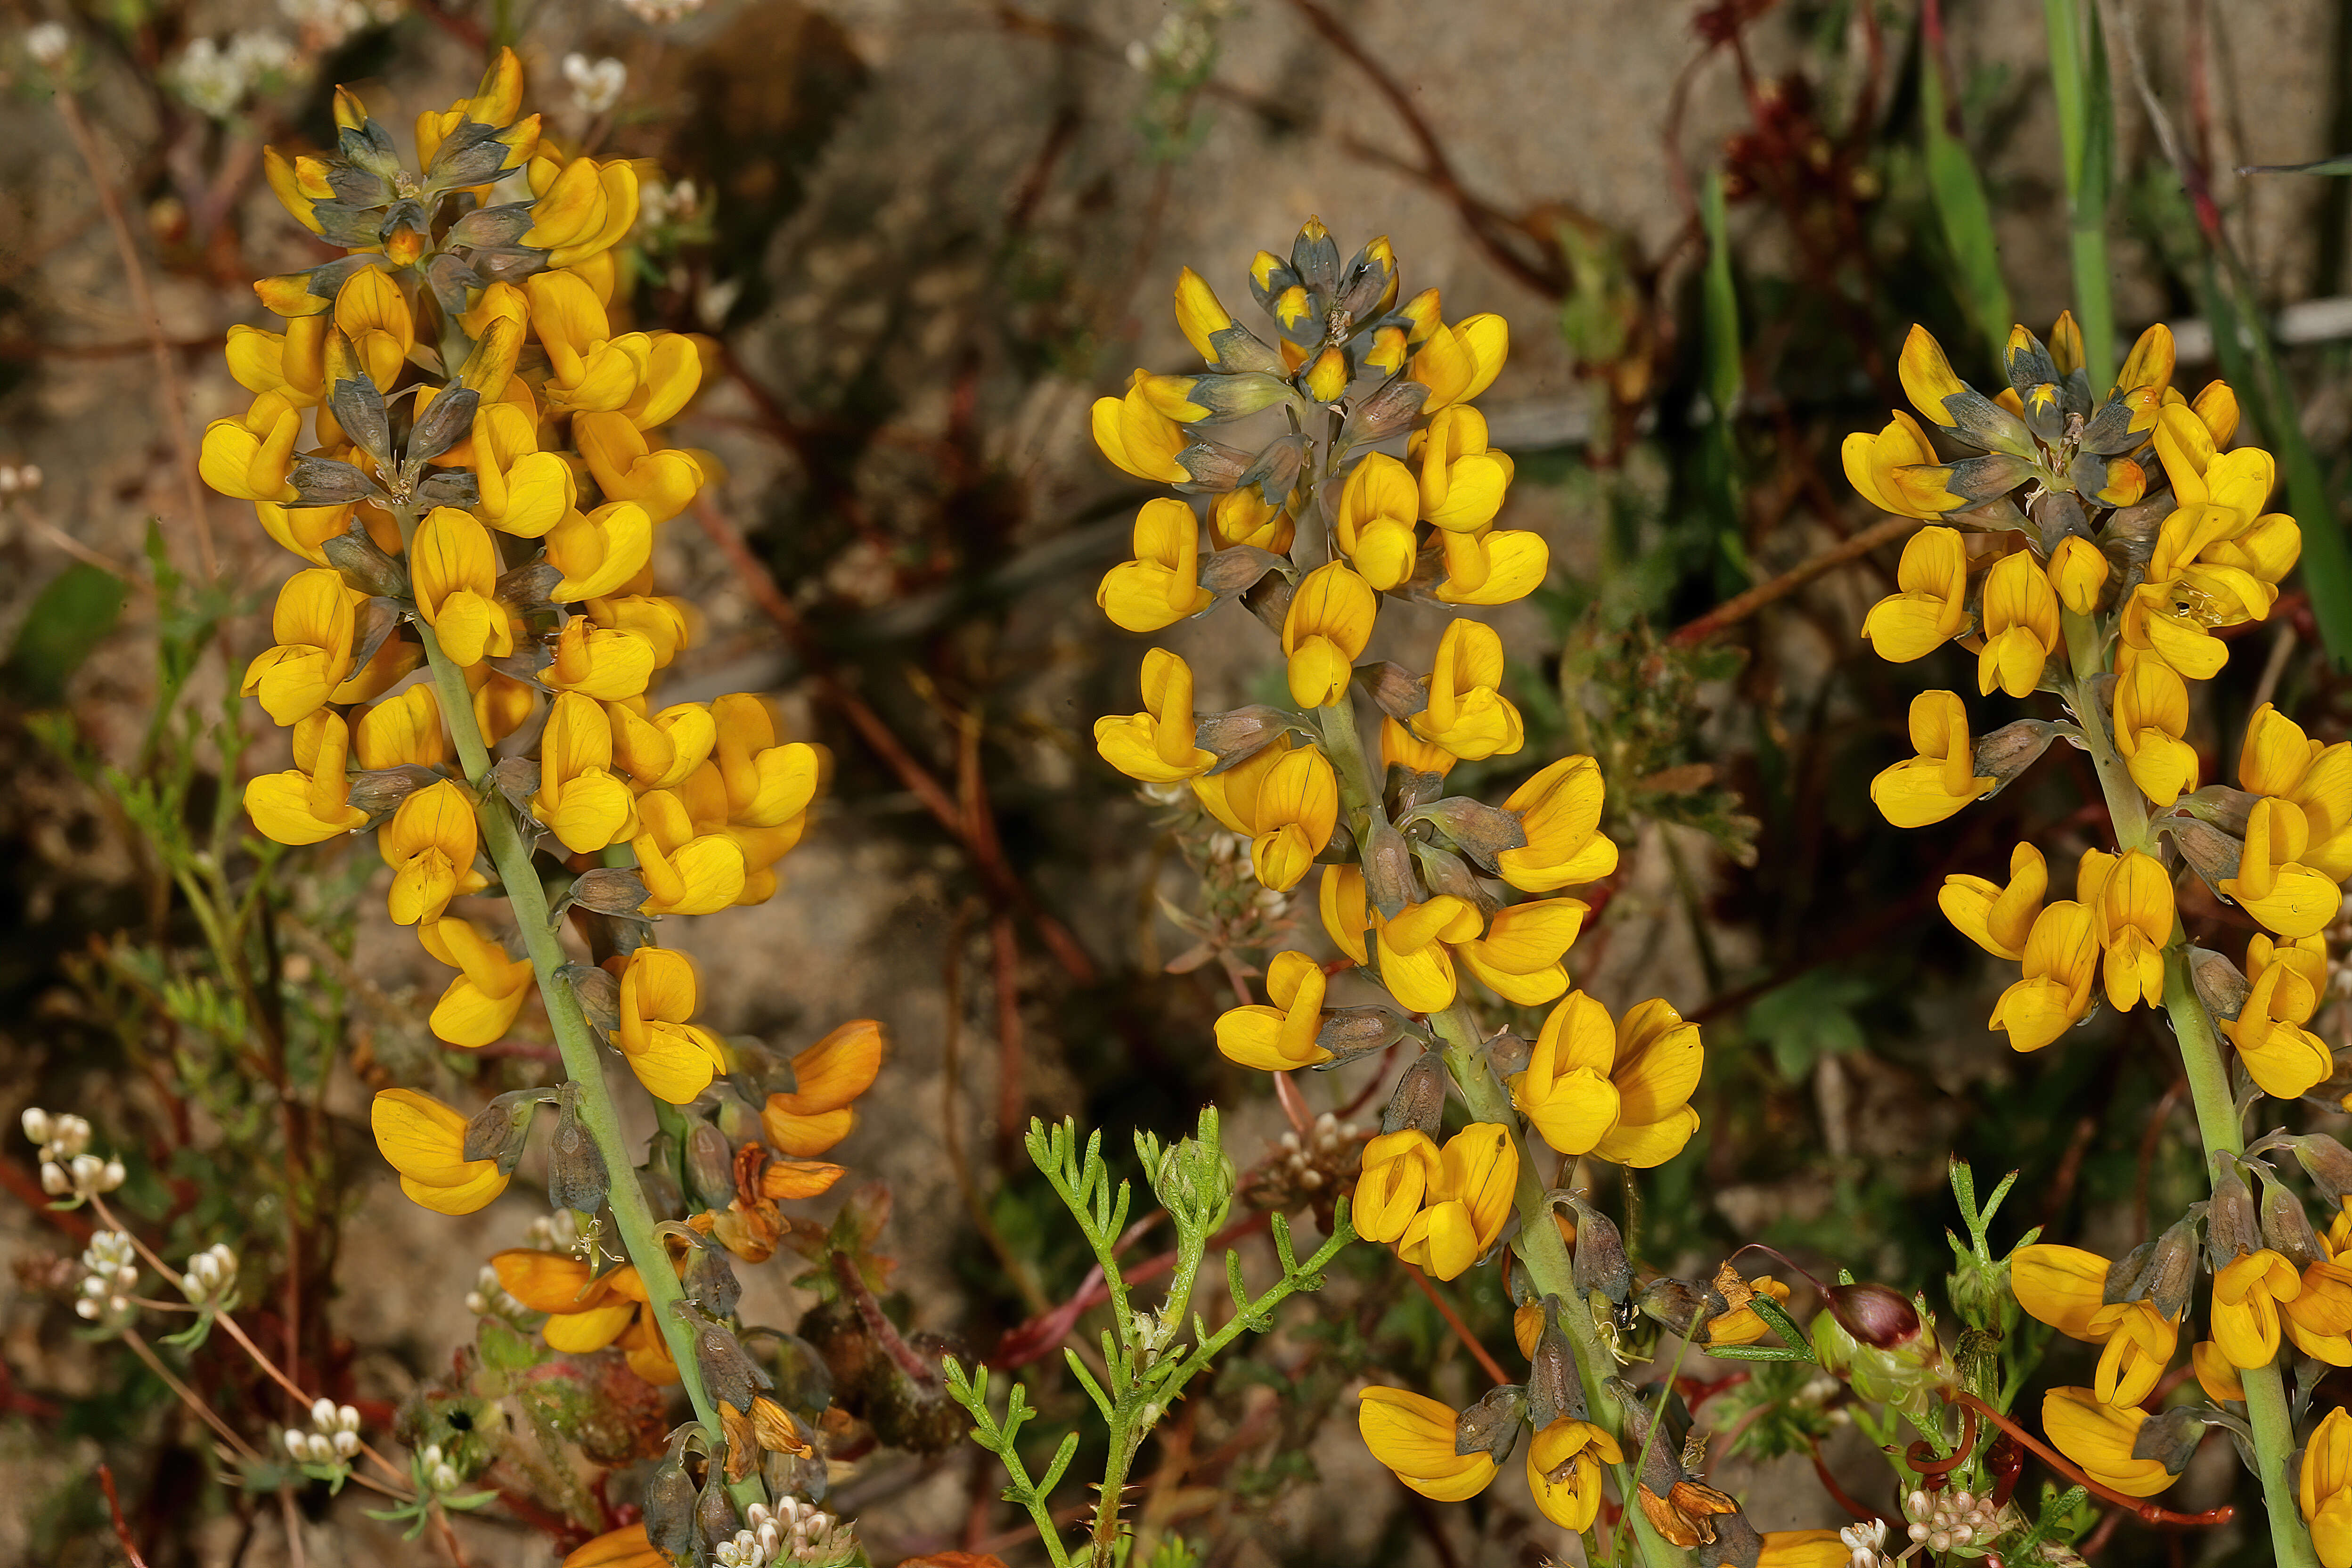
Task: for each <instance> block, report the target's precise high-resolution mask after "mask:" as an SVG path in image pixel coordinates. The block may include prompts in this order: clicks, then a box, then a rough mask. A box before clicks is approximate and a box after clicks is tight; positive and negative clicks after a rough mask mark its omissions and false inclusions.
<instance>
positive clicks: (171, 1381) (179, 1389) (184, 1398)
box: [122, 1329, 261, 1464]
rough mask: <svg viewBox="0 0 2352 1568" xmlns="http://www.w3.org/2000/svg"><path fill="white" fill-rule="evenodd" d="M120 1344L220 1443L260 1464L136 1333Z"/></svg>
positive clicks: (132, 1331)
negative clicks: (200, 1419) (193, 1414)
mask: <svg viewBox="0 0 2352 1568" xmlns="http://www.w3.org/2000/svg"><path fill="white" fill-rule="evenodd" d="M122 1342H123V1343H124V1344H126V1345H129V1346H130V1347H131V1354H133V1355H135V1356H137V1357H138V1358H139V1359H140V1360H141V1361H142V1362H145V1363H147V1370H148V1371H149V1372H152V1373H154V1374H155V1375H156V1377H157V1378H159V1379H161V1380H162V1382H163V1386H164V1387H166V1388H168V1389H170V1390H171V1391H172V1392H173V1394H178V1395H179V1397H180V1403H181V1404H183V1405H186V1406H187V1407H188V1408H189V1409H191V1410H193V1411H194V1412H195V1413H196V1414H197V1415H200V1416H202V1417H203V1418H204V1422H205V1426H209V1427H211V1428H212V1429H213V1430H214V1431H215V1432H216V1433H218V1434H220V1437H221V1440H222V1441H223V1442H225V1443H226V1444H227V1445H228V1446H229V1447H231V1448H233V1449H235V1450H236V1453H237V1454H238V1456H239V1457H240V1458H245V1459H247V1460H248V1461H250V1462H252V1463H254V1464H259V1463H261V1456H260V1455H259V1454H257V1453H256V1452H255V1451H254V1448H253V1445H252V1444H250V1443H247V1441H246V1440H245V1439H244V1438H242V1437H240V1436H237V1435H236V1428H235V1427H234V1426H230V1425H229V1424H228V1423H227V1422H226V1421H224V1420H222V1419H221V1417H220V1413H219V1412H218V1411H216V1410H215V1409H214V1408H213V1407H212V1406H211V1405H207V1404H205V1402H204V1400H203V1399H201V1398H199V1397H198V1396H197V1394H196V1391H195V1390H194V1389H193V1388H190V1387H189V1386H188V1385H187V1384H184V1383H182V1382H181V1381H180V1380H179V1378H178V1377H176V1376H174V1375H173V1372H172V1369H171V1368H170V1367H168V1366H165V1365H164V1364H163V1357H161V1356H159V1355H157V1354H156V1353H155V1352H154V1349H153V1348H152V1346H150V1345H149V1344H148V1343H147V1342H146V1341H145V1340H143V1339H142V1338H140V1336H139V1331H138V1330H136V1329H125V1330H123V1331H122Z"/></svg>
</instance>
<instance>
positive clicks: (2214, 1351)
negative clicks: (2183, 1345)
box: [2189, 1340, 2246, 1405]
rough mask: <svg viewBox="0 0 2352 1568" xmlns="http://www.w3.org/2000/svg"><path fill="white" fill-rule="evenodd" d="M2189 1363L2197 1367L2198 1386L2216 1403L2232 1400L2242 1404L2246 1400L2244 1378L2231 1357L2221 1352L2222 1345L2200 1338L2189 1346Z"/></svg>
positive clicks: (2221, 1403) (2225, 1402)
mask: <svg viewBox="0 0 2352 1568" xmlns="http://www.w3.org/2000/svg"><path fill="white" fill-rule="evenodd" d="M2189 1365H2190V1366H2191V1367H2193V1368H2195V1369H2196V1373H2197V1386H2198V1387H2200V1388H2201V1389H2203V1390H2204V1391H2205V1397H2206V1398H2208V1399H2210V1400H2211V1401H2213V1403H2214V1404H2216V1405H2223V1404H2227V1403H2229V1402H2231V1401H2232V1400H2234V1401H2236V1402H2237V1403H2238V1404H2241V1405H2243V1404H2244V1403H2245V1402H2246V1385H2245V1382H2244V1380H2243V1379H2242V1378H2240V1377H2239V1376H2238V1369H2237V1368H2236V1367H2234V1366H2231V1364H2230V1358H2229V1357H2227V1356H2225V1355H2223V1354H2222V1353H2221V1346H2219V1345H2217V1344H2215V1343H2214V1342H2212V1341H2211V1340H2200V1341H2198V1342H2196V1343H2195V1344H2193V1345H2191V1346H2189Z"/></svg>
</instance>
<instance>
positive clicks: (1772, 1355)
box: [1703, 1345, 1813, 1362]
mask: <svg viewBox="0 0 2352 1568" xmlns="http://www.w3.org/2000/svg"><path fill="white" fill-rule="evenodd" d="M1703 1348H1704V1349H1705V1350H1706V1353H1707V1354H1709V1355H1711V1356H1715V1357H1717V1358H1719V1359H1721V1360H1724V1361H1805V1362H1809V1361H1811V1360H1812V1359H1813V1358H1812V1356H1811V1353H1810V1352H1805V1351H1797V1350H1790V1349H1789V1348H1788V1347H1787V1346H1786V1345H1707V1346H1705V1347H1703Z"/></svg>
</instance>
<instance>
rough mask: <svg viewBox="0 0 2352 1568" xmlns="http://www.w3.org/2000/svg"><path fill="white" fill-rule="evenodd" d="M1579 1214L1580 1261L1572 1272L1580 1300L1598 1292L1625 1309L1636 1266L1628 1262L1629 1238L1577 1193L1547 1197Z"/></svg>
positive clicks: (1629, 1298) (1558, 1193) (1571, 1276)
mask: <svg viewBox="0 0 2352 1568" xmlns="http://www.w3.org/2000/svg"><path fill="white" fill-rule="evenodd" d="M1546 1195H1547V1197H1548V1198H1549V1199H1550V1200H1551V1201H1553V1202H1564V1203H1566V1204H1567V1205H1569V1206H1570V1207H1571V1208H1573V1209H1574V1210H1575V1211H1576V1257H1575V1260H1574V1266H1573V1267H1572V1268H1570V1276H1569V1277H1570V1279H1572V1280H1574V1281H1575V1284H1576V1293H1577V1295H1578V1296H1579V1297H1580V1298H1589V1297H1590V1296H1591V1293H1592V1292H1593V1291H1595V1290H1599V1291H1600V1292H1601V1293H1602V1294H1603V1295H1605V1296H1607V1297H1608V1298H1609V1300H1610V1302H1611V1304H1612V1305H1614V1306H1619V1307H1622V1306H1623V1305H1625V1303H1626V1302H1627V1301H1628V1300H1632V1298H1633V1265H1632V1264H1631V1263H1629V1262H1627V1261H1626V1258H1625V1237H1624V1236H1623V1234H1622V1232H1620V1231H1619V1230H1618V1228H1617V1225H1616V1222H1615V1221H1614V1220H1612V1219H1611V1218H1610V1217H1609V1216H1608V1215H1605V1214H1602V1213H1601V1211H1600V1210H1599V1209H1597V1208H1594V1207H1593V1206H1592V1205H1591V1204H1588V1203H1586V1202H1585V1201H1584V1200H1583V1199H1582V1198H1580V1197H1578V1196H1577V1195H1576V1194H1574V1193H1570V1192H1567V1191H1564V1190H1555V1191H1553V1192H1551V1193H1549V1194H1546Z"/></svg>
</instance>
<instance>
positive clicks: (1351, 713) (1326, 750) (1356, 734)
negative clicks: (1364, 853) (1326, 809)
mask: <svg viewBox="0 0 2352 1568" xmlns="http://www.w3.org/2000/svg"><path fill="white" fill-rule="evenodd" d="M1307 717H1308V718H1309V719H1311V720H1313V721H1314V723H1315V728H1316V730H1317V731H1318V732H1319V733H1320V734H1321V735H1322V737H1323V754H1324V755H1325V756H1327V757H1328V758H1330V759H1331V771H1332V772H1333V773H1336V774H1338V775H1339V810H1340V812H1341V813H1342V814H1343V815H1344V816H1346V818H1347V821H1348V831H1349V832H1350V833H1352V834H1354V835H1355V836H1356V844H1357V846H1358V847H1359V848H1361V847H1363V845H1364V844H1365V842H1366V838H1367V836H1368V835H1369V834H1370V830H1371V821H1372V814H1373V813H1374V812H1376V811H1378V810H1380V809H1381V804H1380V803H1381V792H1380V786H1379V784H1377V783H1376V782H1375V781H1374V779H1373V776H1372V764H1371V762H1370V759H1368V758H1367V757H1366V756H1365V755H1364V736H1363V731H1360V730H1359V729H1358V728H1357V727H1356V704H1355V702H1354V700H1353V698H1352V694H1351V693H1347V692H1343V693H1341V694H1340V698H1339V701H1337V702H1334V703H1332V704H1331V705H1330V706H1329V707H1328V708H1318V709H1316V710H1313V711H1312V712H1311V713H1309V714H1308V715H1307Z"/></svg>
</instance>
